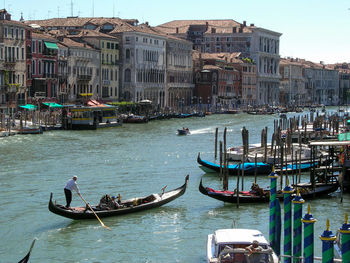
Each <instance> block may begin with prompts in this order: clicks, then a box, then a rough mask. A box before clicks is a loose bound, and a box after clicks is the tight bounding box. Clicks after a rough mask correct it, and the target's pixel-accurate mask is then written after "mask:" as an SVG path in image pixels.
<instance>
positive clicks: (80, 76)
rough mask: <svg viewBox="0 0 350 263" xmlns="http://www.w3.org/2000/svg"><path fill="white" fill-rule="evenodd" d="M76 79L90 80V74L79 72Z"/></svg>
mask: <svg viewBox="0 0 350 263" xmlns="http://www.w3.org/2000/svg"><path fill="white" fill-rule="evenodd" d="M77 80H80V81H90V80H91V75H81V74H78V76H77Z"/></svg>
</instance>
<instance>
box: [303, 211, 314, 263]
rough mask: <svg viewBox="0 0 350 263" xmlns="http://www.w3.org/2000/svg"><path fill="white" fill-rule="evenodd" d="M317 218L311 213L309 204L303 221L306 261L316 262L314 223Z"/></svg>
mask: <svg viewBox="0 0 350 263" xmlns="http://www.w3.org/2000/svg"><path fill="white" fill-rule="evenodd" d="M316 221H317V220H316V219H315V218H313V216H312V214H311V213H310V204H309V205H308V206H307V213H306V214H305V215H304V217H303V219H301V222H303V223H304V258H305V260H304V262H305V263H313V262H314V246H315V245H314V224H315V222H316Z"/></svg>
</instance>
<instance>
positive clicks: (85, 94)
mask: <svg viewBox="0 0 350 263" xmlns="http://www.w3.org/2000/svg"><path fill="white" fill-rule="evenodd" d="M79 95H80V96H83V97H87V96H92V95H94V94H93V93H80V94H79Z"/></svg>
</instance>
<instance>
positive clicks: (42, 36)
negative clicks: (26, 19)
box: [32, 32, 57, 42]
mask: <svg viewBox="0 0 350 263" xmlns="http://www.w3.org/2000/svg"><path fill="white" fill-rule="evenodd" d="M32 38H34V39H43V40H48V41H52V42H57V39H56V38H54V37H52V35H50V34H47V33H37V32H32Z"/></svg>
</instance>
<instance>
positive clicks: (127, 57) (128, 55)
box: [125, 49, 130, 59]
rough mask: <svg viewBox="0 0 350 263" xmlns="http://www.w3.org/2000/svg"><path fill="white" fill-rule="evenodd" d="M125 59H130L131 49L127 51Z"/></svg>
mask: <svg viewBox="0 0 350 263" xmlns="http://www.w3.org/2000/svg"><path fill="white" fill-rule="evenodd" d="M125 58H126V59H130V49H126V50H125Z"/></svg>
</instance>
